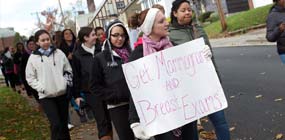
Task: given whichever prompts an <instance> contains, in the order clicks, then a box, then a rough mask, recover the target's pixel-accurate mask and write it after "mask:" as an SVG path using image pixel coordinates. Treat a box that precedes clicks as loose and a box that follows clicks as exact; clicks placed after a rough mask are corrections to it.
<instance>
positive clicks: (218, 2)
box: [216, 0, 227, 31]
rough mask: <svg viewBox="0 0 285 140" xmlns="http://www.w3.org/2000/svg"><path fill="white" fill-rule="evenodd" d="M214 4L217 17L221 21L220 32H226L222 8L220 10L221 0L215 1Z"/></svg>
mask: <svg viewBox="0 0 285 140" xmlns="http://www.w3.org/2000/svg"><path fill="white" fill-rule="evenodd" d="M216 4H217V8H218V12H219V16H220V21H221V25H222V31H226V30H227V23H226V20H225V15H224V11H223V8H222V4H221V0H216Z"/></svg>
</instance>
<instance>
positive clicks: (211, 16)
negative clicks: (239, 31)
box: [206, 12, 220, 23]
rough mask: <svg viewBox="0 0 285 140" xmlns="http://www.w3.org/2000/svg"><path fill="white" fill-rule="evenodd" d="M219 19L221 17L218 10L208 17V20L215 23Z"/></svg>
mask: <svg viewBox="0 0 285 140" xmlns="http://www.w3.org/2000/svg"><path fill="white" fill-rule="evenodd" d="M219 19H220V18H219V14H218V13H217V12H214V13H212V14H211V15H210V17H209V18H208V19H206V21H209V22H211V23H213V22H215V21H218V20H219Z"/></svg>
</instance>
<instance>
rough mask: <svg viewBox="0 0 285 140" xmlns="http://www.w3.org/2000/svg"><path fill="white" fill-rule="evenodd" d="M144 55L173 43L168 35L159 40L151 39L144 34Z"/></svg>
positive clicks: (168, 46)
mask: <svg viewBox="0 0 285 140" xmlns="http://www.w3.org/2000/svg"><path fill="white" fill-rule="evenodd" d="M142 40H143V56H147V55H149V54H152V53H155V52H158V51H161V50H164V49H167V48H170V47H172V46H173V45H172V43H171V42H170V41H169V39H168V38H167V37H164V38H162V39H161V40H160V41H159V42H155V41H153V40H151V39H150V38H149V37H147V36H146V35H143V38H142Z"/></svg>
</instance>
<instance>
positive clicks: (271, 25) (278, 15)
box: [266, 5, 285, 54]
mask: <svg viewBox="0 0 285 140" xmlns="http://www.w3.org/2000/svg"><path fill="white" fill-rule="evenodd" d="M281 23H285V8H282V7H280V6H278V5H274V6H273V7H272V8H271V10H270V13H269V15H268V17H267V21H266V26H267V32H266V39H267V40H268V41H270V42H277V51H278V53H279V54H285V32H281V31H280V30H279V25H280V24H281Z"/></svg>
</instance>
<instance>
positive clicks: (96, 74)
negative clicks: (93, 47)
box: [89, 56, 117, 104]
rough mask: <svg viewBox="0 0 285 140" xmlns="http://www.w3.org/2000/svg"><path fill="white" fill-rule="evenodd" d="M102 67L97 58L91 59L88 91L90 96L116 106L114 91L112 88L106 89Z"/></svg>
mask: <svg viewBox="0 0 285 140" xmlns="http://www.w3.org/2000/svg"><path fill="white" fill-rule="evenodd" d="M104 81H105V80H104V73H103V67H102V65H101V64H100V60H99V58H97V56H96V57H95V58H94V59H93V62H92V69H91V74H90V81H89V82H90V91H91V93H92V94H94V95H96V96H98V97H99V98H101V99H103V100H105V101H107V102H112V103H114V104H116V101H117V97H116V96H115V94H114V93H115V92H116V91H115V90H114V89H112V88H106V87H105V85H104V84H105V82H104Z"/></svg>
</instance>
